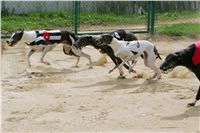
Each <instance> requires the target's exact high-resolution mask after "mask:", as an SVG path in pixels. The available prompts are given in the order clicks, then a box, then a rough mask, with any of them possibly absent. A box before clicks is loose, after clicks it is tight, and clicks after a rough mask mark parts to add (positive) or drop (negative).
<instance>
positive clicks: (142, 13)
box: [1, 1, 155, 37]
mask: <svg viewBox="0 0 200 133" xmlns="http://www.w3.org/2000/svg"><path fill="white" fill-rule="evenodd" d="M58 11H64V12H66V13H68V15H69V16H68V18H66V19H71V20H69V23H68V24H67V25H62V26H60V27H58V28H61V29H63V28H65V29H67V30H70V31H73V32H75V33H76V34H100V33H104V32H108V31H112V30H116V29H120V28H122V29H127V30H129V31H132V32H135V33H148V32H151V33H153V31H154V29H153V28H154V21H155V20H154V19H155V2H149V1H146V2H145V1H143V2H139V1H1V14H2V16H6V15H12V14H18V15H24V14H29V13H33V12H35V13H39V12H43V13H44V12H46V13H48V12H51V13H52V14H53V13H54V12H58ZM41 19H45V18H43V16H41ZM113 20H114V21H113ZM23 23H24V25H27V24H26V21H24V22H23ZM22 25H23V24H22ZM48 28H49V29H51V27H48ZM1 32H2V31H1ZM2 35H3V34H2ZM2 37H3V36H2Z"/></svg>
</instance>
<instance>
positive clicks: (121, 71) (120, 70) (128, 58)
mask: <svg viewBox="0 0 200 133" xmlns="http://www.w3.org/2000/svg"><path fill="white" fill-rule="evenodd" d="M131 58H132V55H130V56H128V57H126V58H125V59H124V61H123V62H122V63H121V64H120V65H119V66H118V70H119V73H120V75H119V76H118V78H125V76H123V75H124V72H123V70H122V66H123V65H124V64H125V63H126V62H127V63H128V61H129V60H130V59H131ZM128 64H129V69H130V68H131V66H130V63H128Z"/></svg>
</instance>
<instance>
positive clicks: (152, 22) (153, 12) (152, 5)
mask: <svg viewBox="0 0 200 133" xmlns="http://www.w3.org/2000/svg"><path fill="white" fill-rule="evenodd" d="M150 10H151V11H150V13H151V15H150V16H151V17H150V34H151V35H154V31H155V29H154V27H155V18H156V1H151V2H150Z"/></svg>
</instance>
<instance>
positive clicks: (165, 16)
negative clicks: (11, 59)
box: [157, 11, 200, 20]
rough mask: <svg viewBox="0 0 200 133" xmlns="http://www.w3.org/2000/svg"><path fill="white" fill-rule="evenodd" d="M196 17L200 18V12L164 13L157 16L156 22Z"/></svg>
mask: <svg viewBox="0 0 200 133" xmlns="http://www.w3.org/2000/svg"><path fill="white" fill-rule="evenodd" d="M196 17H200V11H183V12H166V13H158V14H157V20H174V19H184V18H196Z"/></svg>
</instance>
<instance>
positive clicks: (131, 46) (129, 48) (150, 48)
mask: <svg viewBox="0 0 200 133" xmlns="http://www.w3.org/2000/svg"><path fill="white" fill-rule="evenodd" d="M98 42H99V45H109V46H110V47H112V49H113V51H114V53H115V56H116V57H119V58H121V59H123V62H122V63H121V64H120V65H119V66H118V69H119V70H120V76H119V78H124V76H123V75H124V72H123V70H122V66H123V64H124V63H125V62H126V63H127V64H128V65H129V68H131V66H130V63H129V61H134V60H135V59H136V58H137V57H139V56H140V55H141V54H143V57H144V64H145V66H147V67H149V68H150V69H152V70H153V71H154V72H155V74H154V76H153V77H152V78H156V79H160V78H161V72H160V69H159V68H158V67H156V66H155V61H156V59H157V58H160V59H161V57H160V55H159V53H158V51H157V49H156V47H155V46H154V45H153V44H152V43H151V42H149V41H146V40H137V41H119V40H117V39H116V38H114V37H113V36H111V35H107V34H106V35H102V36H101V38H100V39H99V41H98Z"/></svg>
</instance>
